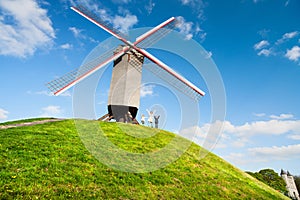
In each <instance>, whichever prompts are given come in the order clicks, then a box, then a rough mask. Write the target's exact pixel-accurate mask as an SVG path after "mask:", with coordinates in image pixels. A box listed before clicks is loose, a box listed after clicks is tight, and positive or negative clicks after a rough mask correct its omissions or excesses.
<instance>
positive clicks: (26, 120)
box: [0, 117, 55, 126]
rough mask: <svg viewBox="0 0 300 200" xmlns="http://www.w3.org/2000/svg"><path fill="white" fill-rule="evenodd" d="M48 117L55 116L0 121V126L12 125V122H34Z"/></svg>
mask: <svg viewBox="0 0 300 200" xmlns="http://www.w3.org/2000/svg"><path fill="white" fill-rule="evenodd" d="M48 119H55V118H50V117H48V118H31V119H21V120H17V121H9V122H3V123H0V126H4V125H12V124H21V123H27V122H35V121H43V120H48Z"/></svg>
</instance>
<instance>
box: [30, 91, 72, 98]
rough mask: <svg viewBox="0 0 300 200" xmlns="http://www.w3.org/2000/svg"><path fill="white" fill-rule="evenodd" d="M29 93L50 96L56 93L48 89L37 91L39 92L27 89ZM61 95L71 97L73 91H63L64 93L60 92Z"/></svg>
mask: <svg viewBox="0 0 300 200" xmlns="http://www.w3.org/2000/svg"><path fill="white" fill-rule="evenodd" d="M27 94H36V95H45V96H49V97H53V96H54V94H53V93H52V92H50V91H46V90H42V91H37V92H32V91H27ZM59 96H62V97H70V96H72V95H71V92H70V91H68V90H67V91H65V92H63V93H62V94H60V95H59Z"/></svg>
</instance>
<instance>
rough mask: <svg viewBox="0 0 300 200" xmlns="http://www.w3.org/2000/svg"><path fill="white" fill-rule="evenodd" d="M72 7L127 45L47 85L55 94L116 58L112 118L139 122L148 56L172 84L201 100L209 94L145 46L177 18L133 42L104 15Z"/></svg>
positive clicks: (111, 101) (172, 24) (113, 77)
mask: <svg viewBox="0 0 300 200" xmlns="http://www.w3.org/2000/svg"><path fill="white" fill-rule="evenodd" d="M71 9H72V10H74V11H75V12H77V13H78V14H80V15H81V16H83V17H84V18H86V19H87V20H89V21H90V22H92V23H94V24H95V25H97V26H98V27H100V28H102V29H103V30H105V31H106V32H108V33H110V34H111V35H112V36H114V37H116V38H117V39H119V40H120V41H122V42H123V43H124V45H123V46H119V47H118V48H117V49H114V50H109V51H108V52H107V53H105V54H102V55H100V56H99V57H97V58H95V59H94V60H92V61H90V62H87V63H85V64H84V65H83V66H81V67H80V68H79V70H77V71H73V72H70V73H68V74H66V75H65V76H62V77H61V78H58V79H56V80H53V81H51V82H49V83H48V84H47V86H48V88H49V89H50V90H51V91H52V92H53V93H54V95H59V94H61V93H63V92H64V91H66V90H67V89H69V88H70V87H72V86H74V85H76V84H77V83H79V82H80V81H82V80H84V79H85V78H87V77H88V76H90V75H91V74H93V73H95V72H96V71H98V70H99V69H101V68H102V67H104V66H105V65H107V64H108V63H110V62H112V61H114V68H113V74H112V79H111V85H110V93H109V100H108V114H109V115H108V116H109V119H112V118H115V119H116V120H117V121H135V117H136V114H137V111H138V107H139V102H140V91H139V90H137V89H138V88H140V84H141V76H142V65H143V61H144V58H147V59H149V60H150V61H152V62H153V63H155V64H156V65H155V66H156V67H155V68H158V69H159V70H160V71H162V72H163V73H159V75H158V76H159V77H160V78H164V80H166V81H168V80H169V82H171V81H170V80H172V82H173V83H174V80H175V81H176V84H172V85H176V88H177V89H179V90H180V91H182V92H184V93H186V94H192V95H191V96H192V97H194V98H195V99H197V100H198V99H199V98H200V97H201V96H204V95H205V93H204V92H203V91H202V90H200V89H199V88H198V87H196V86H195V85H194V84H193V83H191V82H190V81H188V80H187V79H185V78H184V77H183V76H181V75H180V74H178V73H177V72H176V71H174V70H173V69H172V68H170V67H169V66H168V65H166V64H165V63H163V62H162V61H160V60H159V59H158V58H156V57H155V56H153V55H152V54H150V53H149V52H148V51H146V50H145V49H143V48H147V47H149V46H150V45H152V44H153V43H154V42H156V41H157V40H159V39H161V38H162V37H164V36H165V35H166V34H168V33H169V32H170V31H171V29H169V28H174V27H175V26H176V23H177V22H176V19H175V17H171V18H169V19H168V20H166V21H164V22H163V23H161V24H159V25H158V26H156V27H154V28H152V29H151V30H149V31H147V32H146V33H144V34H142V35H141V36H139V37H138V38H136V41H135V42H133V43H132V42H130V41H128V40H126V39H125V38H124V37H123V36H121V34H120V33H119V32H118V31H117V30H115V29H113V28H111V27H110V26H109V25H108V24H107V23H105V22H104V21H103V20H101V18H99V17H97V16H96V15H94V14H93V13H91V12H90V11H88V9H86V8H84V7H71ZM139 44H141V46H143V48H141V47H138V45H139ZM159 70H155V69H151V70H150V71H156V72H157V71H159ZM125 75H126V76H125ZM166 77H167V78H166ZM168 77H169V78H168Z"/></svg>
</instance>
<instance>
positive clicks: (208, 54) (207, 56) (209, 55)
mask: <svg viewBox="0 0 300 200" xmlns="http://www.w3.org/2000/svg"><path fill="white" fill-rule="evenodd" d="M212 55H213V54H212V52H211V51H208V52H207V54H206V56H205V58H206V59H209V58H211V57H212Z"/></svg>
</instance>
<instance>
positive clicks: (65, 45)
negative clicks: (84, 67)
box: [60, 43, 73, 49]
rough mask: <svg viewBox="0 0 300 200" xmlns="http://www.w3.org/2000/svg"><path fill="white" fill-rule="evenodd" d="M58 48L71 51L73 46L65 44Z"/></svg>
mask: <svg viewBox="0 0 300 200" xmlns="http://www.w3.org/2000/svg"><path fill="white" fill-rule="evenodd" d="M60 48H61V49H72V48H73V46H72V45H71V44H69V43H66V44H62V45H60Z"/></svg>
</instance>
